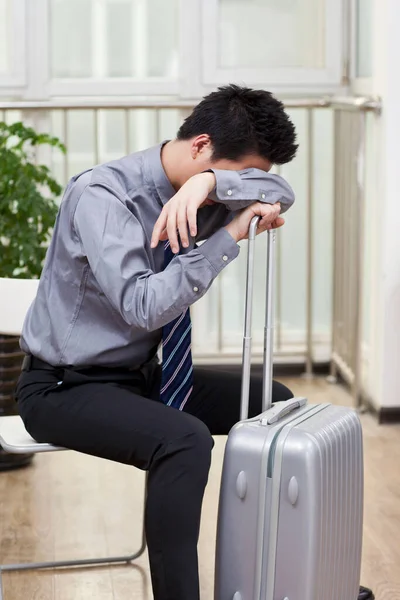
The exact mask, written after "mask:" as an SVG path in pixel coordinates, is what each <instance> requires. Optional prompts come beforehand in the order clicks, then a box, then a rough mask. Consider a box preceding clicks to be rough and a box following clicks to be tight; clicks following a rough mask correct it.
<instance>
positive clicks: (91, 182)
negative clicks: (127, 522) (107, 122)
mask: <svg viewBox="0 0 400 600" xmlns="http://www.w3.org/2000/svg"><path fill="white" fill-rule="evenodd" d="M295 140H296V134H295V129H294V126H293V124H292V122H291V121H290V119H289V117H288V116H287V114H286V113H285V111H284V108H283V105H282V104H281V103H280V102H279V101H278V100H276V99H275V98H274V97H273V96H272V95H271V94H269V93H268V92H265V91H261V90H260V91H254V90H250V89H247V88H240V87H237V86H233V85H231V86H227V87H223V88H220V89H219V90H218V91H216V92H213V93H212V94H210V95H209V96H207V97H206V98H204V99H203V101H202V102H201V103H200V104H199V105H198V106H197V107H196V108H195V109H194V111H193V113H192V114H191V115H190V116H189V117H188V118H187V119H186V121H185V122H184V124H183V125H182V127H181V128H180V130H179V132H178V135H177V139H176V140H173V141H170V142H167V143H164V144H161V145H159V146H156V147H155V148H150V149H149V150H145V151H143V152H138V153H136V154H133V155H130V156H127V157H125V158H122V159H121V160H117V161H113V162H111V163H108V164H105V165H101V166H98V167H94V168H93V169H90V170H88V171H85V172H84V173H81V174H80V175H77V176H76V177H74V178H73V179H72V180H71V181H70V183H69V185H68V186H67V189H66V191H65V195H64V198H63V201H62V203H61V206H60V210H59V214H58V217H57V221H56V225H55V229H54V235H53V239H52V241H51V244H50V247H49V250H48V252H47V257H46V262H45V265H44V268H43V273H42V277H41V280H40V284H39V289H38V294H37V297H36V299H35V301H34V302H33V304H32V306H31V308H30V310H29V312H28V315H27V317H26V320H25V324H24V328H23V332H22V337H21V347H22V349H23V350H24V352H26V354H27V358H26V360H25V361H24V367H23V372H22V374H21V377H20V380H19V383H18V386H17V393H16V395H17V400H18V403H19V408H20V413H21V416H22V418H23V420H24V422H25V425H26V428H27V429H28V431H29V432H30V433H31V435H32V436H33V437H35V438H36V439H37V440H38V441H43V442H51V443H53V444H56V445H60V446H65V447H67V448H71V449H74V450H77V451H80V452H85V453H88V454H92V455H95V456H99V457H104V458H107V459H111V460H115V461H118V462H121V463H126V464H130V465H133V466H135V467H138V468H140V469H144V470H146V471H148V474H149V477H148V498H147V507H146V536H147V542H148V548H149V557H150V567H151V574H152V582H153V590H154V598H155V599H156V600H196V599H198V598H199V582H198V562H197V540H198V533H199V524H200V512H201V504H202V498H203V492H204V488H205V485H206V482H207V477H208V471H209V466H210V457H211V449H212V445H213V442H212V437H211V436H212V435H213V434H226V433H228V431H229V429H230V428H231V427H232V425H234V423H236V422H237V421H238V420H239V403H240V377H239V376H237V375H233V374H232V373H222V372H219V373H217V372H213V371H210V370H207V369H204V368H198V367H194V368H193V366H192V360H191V352H190V328H191V325H190V315H189V306H190V305H191V304H193V303H194V302H195V301H196V300H198V299H199V298H200V297H201V296H203V295H204V294H205V293H206V291H207V290H208V288H209V287H210V285H211V284H212V282H213V280H214V279H215V277H216V276H217V275H218V274H219V273H220V272H221V270H222V269H223V268H224V267H225V266H227V265H228V264H229V263H230V262H231V261H232V260H234V259H235V258H236V257H237V255H238V253H239V247H238V245H237V242H238V241H240V240H241V239H244V238H245V237H246V235H247V232H248V229H249V224H250V221H251V219H252V217H253V216H254V215H260V216H261V217H262V220H261V222H260V225H259V232H262V231H265V230H266V229H268V228H270V227H280V226H281V225H283V223H284V221H283V219H282V218H281V217H280V216H279V214H280V213H281V212H284V211H286V210H287V209H288V208H289V207H290V206H291V204H292V203H293V201H294V196H293V192H292V190H291V188H290V186H289V185H288V184H287V183H286V182H285V181H284V180H283V179H282V178H281V177H279V176H277V175H270V174H269V173H268V171H269V170H270V168H271V166H272V164H274V163H275V164H283V163H287V162H289V161H290V160H292V158H293V157H294V156H295V153H296V150H297V145H296V143H295ZM204 239H205V240H206V241H205V242H204V243H203V244H202V245H201V246H199V247H197V246H196V242H197V241H200V240H204ZM161 343H162V345H163V360H162V365H159V364H158V360H157V356H156V355H157V349H158V347H159V345H160V344H161ZM290 397H292V394H291V392H290V391H289V390H288V389H287V388H285V387H284V386H283V385H280V384H279V383H276V382H275V383H274V388H273V400H274V401H277V400H286V399H288V398H290ZM174 408H175V409H176V410H174ZM260 411H261V382H260V380H258V379H253V381H252V390H251V398H250V413H251V415H256V414H257V413H259V412H260Z"/></svg>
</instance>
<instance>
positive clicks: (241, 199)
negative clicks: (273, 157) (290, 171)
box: [209, 169, 295, 213]
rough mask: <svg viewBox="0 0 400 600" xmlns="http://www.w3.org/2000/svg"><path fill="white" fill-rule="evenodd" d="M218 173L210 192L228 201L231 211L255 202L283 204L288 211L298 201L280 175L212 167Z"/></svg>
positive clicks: (223, 200)
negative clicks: (212, 189)
mask: <svg viewBox="0 0 400 600" xmlns="http://www.w3.org/2000/svg"><path fill="white" fill-rule="evenodd" d="M210 171H212V172H213V173H214V175H215V179H216V186H215V189H214V191H213V192H211V194H210V195H209V197H210V198H211V200H214V201H215V202H220V203H222V204H224V205H225V206H226V207H227V208H228V209H229V210H231V211H235V210H239V209H241V208H245V207H246V206H248V205H249V204H251V203H252V202H257V201H258V202H266V203H268V204H275V203H276V202H280V203H281V207H282V210H281V212H282V213H284V212H286V211H287V210H288V209H289V208H290V207H291V206H292V204H293V202H294V200H295V196H294V192H293V190H292V188H291V187H290V185H289V184H288V182H287V181H286V180H285V179H283V177H281V176H280V175H273V174H271V173H267V172H266V171H261V169H244V170H242V171H230V170H221V169H210Z"/></svg>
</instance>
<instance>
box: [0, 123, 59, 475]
mask: <svg viewBox="0 0 400 600" xmlns="http://www.w3.org/2000/svg"><path fill="white" fill-rule="evenodd" d="M43 145H47V146H50V147H53V148H58V149H59V150H60V151H61V152H65V147H64V146H63V144H61V142H60V141H59V140H58V139H57V138H54V137H51V136H49V135H47V134H44V133H37V132H36V131H35V130H34V129H32V128H30V127H26V126H25V125H24V124H23V123H13V124H12V125H7V124H6V123H3V122H0V416H1V415H11V414H16V413H17V408H16V404H15V401H14V397H13V392H14V388H15V385H16V382H17V379H18V376H19V373H20V370H21V363H22V358H23V353H22V352H21V350H20V347H19V333H20V330H21V325H22V322H23V319H24V316H25V313H26V310H27V308H28V306H29V304H30V302H31V300H32V299H33V298H34V296H35V293H36V288H37V283H38V278H39V277H40V273H41V271H42V267H43V261H44V257H45V254H46V249H47V246H48V243H49V240H50V237H51V233H52V228H53V225H54V221H55V218H56V215H57V210H58V206H57V204H56V199H57V197H58V196H59V195H60V194H61V189H62V188H61V186H60V185H59V184H58V183H57V182H56V181H55V179H54V178H53V177H52V176H51V173H50V170H49V168H48V167H47V166H45V165H43V164H36V161H35V153H36V151H37V148H38V147H39V146H43ZM30 459H31V455H10V454H6V453H5V452H2V451H0V470H4V469H8V468H14V467H17V466H23V465H25V464H27V463H29V462H30Z"/></svg>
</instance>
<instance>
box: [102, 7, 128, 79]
mask: <svg viewBox="0 0 400 600" xmlns="http://www.w3.org/2000/svg"><path fill="white" fill-rule="evenodd" d="M133 4H134V3H133V2H130V1H129V2H126V1H123V0H122V1H121V2H116V1H114V2H109V3H108V5H107V11H106V15H107V16H106V22H107V31H106V36H107V53H106V59H107V69H106V73H105V75H106V76H108V77H126V76H127V75H132V74H133V73H134V71H135V69H134V65H135V61H134V58H135V57H134V54H133V51H132V44H134V40H133V39H132V38H133V37H134V35H135V34H133V35H132V25H133V22H134V16H133V14H134V11H133V8H134V7H133Z"/></svg>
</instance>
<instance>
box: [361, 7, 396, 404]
mask: <svg viewBox="0 0 400 600" xmlns="http://www.w3.org/2000/svg"><path fill="white" fill-rule="evenodd" d="M373 16H374V18H373V24H374V25H373V77H372V81H371V91H372V92H373V93H374V94H376V95H379V96H381V98H382V104H383V112H382V116H381V117H380V118H379V119H374V120H372V121H371V122H370V123H369V126H368V131H369V134H370V138H369V139H370V148H369V156H368V161H367V182H368V190H367V191H368V194H367V222H368V229H367V242H368V241H369V243H370V244H371V248H370V249H369V250H370V255H369V260H367V263H366V264H367V268H368V272H367V280H366V291H365V293H366V297H367V311H366V319H365V321H366V323H365V342H366V344H365V347H366V357H367V360H366V362H365V365H364V387H365V389H366V391H367V393H368V394H369V395H370V397H371V399H372V401H373V402H374V404H375V405H376V406H377V407H378V408H379V407H399V406H400V193H399V189H400V188H399V134H400V69H399V67H398V57H399V56H400V36H399V30H400V2H399V1H398V0H374V15H373ZM372 195H373V196H372Z"/></svg>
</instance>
